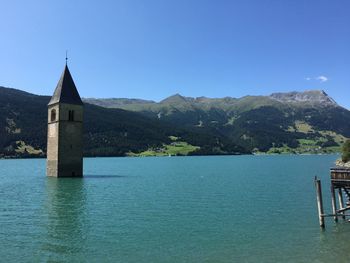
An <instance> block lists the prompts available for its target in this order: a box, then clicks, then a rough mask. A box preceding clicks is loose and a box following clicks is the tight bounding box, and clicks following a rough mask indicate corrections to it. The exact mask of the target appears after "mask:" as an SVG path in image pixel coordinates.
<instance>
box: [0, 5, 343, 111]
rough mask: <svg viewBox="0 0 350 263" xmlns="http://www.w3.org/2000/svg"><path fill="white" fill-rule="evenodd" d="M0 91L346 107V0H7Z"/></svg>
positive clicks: (1, 25)
mask: <svg viewBox="0 0 350 263" xmlns="http://www.w3.org/2000/svg"><path fill="white" fill-rule="evenodd" d="M0 9H1V23H0V34H1V37H0V58H1V63H0V85H1V86H7V87H13V88H18V89H23V90H26V91H28V92H33V93H36V94H45V95H51V94H52V93H53V90H54V88H55V86H56V84H57V81H58V79H59V76H60V74H61V72H62V70H63V67H64V63H65V50H66V49H68V55H69V61H68V64H69V67H70V70H71V72H72V75H73V78H74V79H75V82H76V85H77V87H78V89H79V92H80V94H81V96H83V97H129V98H131V97H133V98H144V99H153V100H156V101H158V100H161V99H163V98H165V97H167V96H169V95H172V94H174V93H180V94H182V95H185V96H194V97H198V96H208V97H223V96H232V97H241V96H244V95H247V94H249V95H268V94H270V93H272V92H277V91H282V92H283V91H293V90H298V91H302V90H309V89H323V90H325V91H326V92H327V93H328V94H329V95H331V96H332V97H333V98H334V99H335V100H336V101H337V102H338V103H340V104H341V105H343V106H345V107H347V108H350V86H349V83H350V15H349V11H350V1H348V0H327V1H325V0H241V1H235V0H230V1H225V0H211V1H207V0H196V1H195V0H171V1H170V0H115V1H103V0H101V1H77V0H74V1H66V0H60V1H48V0H42V1H35V0H32V1H17V0H11V1H2V2H1V5H0Z"/></svg>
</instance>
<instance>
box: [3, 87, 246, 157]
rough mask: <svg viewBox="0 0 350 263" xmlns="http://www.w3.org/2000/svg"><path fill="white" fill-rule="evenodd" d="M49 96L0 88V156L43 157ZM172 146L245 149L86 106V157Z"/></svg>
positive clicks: (204, 150)
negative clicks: (175, 139)
mask: <svg viewBox="0 0 350 263" xmlns="http://www.w3.org/2000/svg"><path fill="white" fill-rule="evenodd" d="M49 99H50V97H48V96H37V95H33V94H30V93H26V92H23V91H20V90H15V89H9V88H3V87H0V157H1V156H3V157H4V156H5V157H6V156H15V157H31V156H45V152H46V136H47V135H46V133H47V103H48V101H49ZM170 136H173V137H170ZM174 137H176V138H177V141H176V142H174V140H173V139H172V138H174ZM174 144H178V145H179V146H177V147H178V148H177V151H176V154H216V153H224V154H235V153H246V152H247V151H246V150H245V149H244V148H242V147H240V146H237V145H236V144H233V143H232V142H231V141H230V140H229V139H228V138H227V137H225V136H224V135H219V134H218V135H214V136H212V135H211V134H208V133H205V132H203V131H201V130H199V131H195V130H193V131H189V130H187V129H185V128H180V127H176V126H174V125H171V124H169V123H163V122H161V121H159V120H158V119H151V118H148V117H146V116H144V115H141V114H139V113H135V112H131V111H126V110H122V109H108V108H103V107H99V106H96V105H91V104H88V103H86V104H85V111H84V155H85V156H124V155H130V153H132V154H134V155H137V154H138V153H142V152H144V151H149V150H154V149H157V150H160V151H161V150H164V149H165V152H166V150H167V149H170V148H171V146H172V145H174ZM181 145H183V149H181V148H180V146H181ZM191 146H193V147H191ZM172 152H174V151H172ZM172 152H171V151H170V150H169V153H170V154H171V153H172Z"/></svg>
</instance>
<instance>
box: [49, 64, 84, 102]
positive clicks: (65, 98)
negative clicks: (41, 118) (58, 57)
mask: <svg viewBox="0 0 350 263" xmlns="http://www.w3.org/2000/svg"><path fill="white" fill-rule="evenodd" d="M55 103H67V104H75V105H83V102H82V101H81V98H80V96H79V93H78V90H77V88H76V87H75V84H74V81H73V78H72V75H71V74H70V72H69V69H68V66H67V64H66V66H65V67H64V70H63V73H62V75H61V78H60V80H59V81H58V84H57V87H56V89H55V92H54V94H53V96H52V98H51V100H50V102H49V104H48V105H52V104H55Z"/></svg>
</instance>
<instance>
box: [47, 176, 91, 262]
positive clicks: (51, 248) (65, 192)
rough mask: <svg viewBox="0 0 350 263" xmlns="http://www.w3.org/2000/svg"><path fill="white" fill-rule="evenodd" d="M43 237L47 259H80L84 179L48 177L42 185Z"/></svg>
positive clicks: (83, 217)
mask: <svg viewBox="0 0 350 263" xmlns="http://www.w3.org/2000/svg"><path fill="white" fill-rule="evenodd" d="M46 194H47V202H46V204H45V210H46V214H47V222H46V228H47V237H46V238H45V243H44V245H43V248H42V249H43V250H44V251H45V252H44V254H46V255H49V260H54V261H55V259H57V260H62V257H67V258H70V259H72V258H76V257H77V258H76V259H78V258H80V256H81V255H82V253H83V249H84V243H85V240H86V233H87V229H85V226H86V216H85V212H86V211H85V210H86V193H85V188H84V180H83V179H79V178H66V179H60V180H56V179H53V178H48V180H47V182H46Z"/></svg>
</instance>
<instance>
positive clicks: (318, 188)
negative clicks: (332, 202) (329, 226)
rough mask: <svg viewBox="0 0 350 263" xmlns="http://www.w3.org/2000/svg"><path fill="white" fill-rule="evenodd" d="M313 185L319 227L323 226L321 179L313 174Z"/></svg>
mask: <svg viewBox="0 0 350 263" xmlns="http://www.w3.org/2000/svg"><path fill="white" fill-rule="evenodd" d="M315 187H316V196H317V208H318V219H319V221H320V227H322V228H324V227H325V225H324V216H323V201H322V189H321V180H320V179H318V178H317V177H316V176H315Z"/></svg>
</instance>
